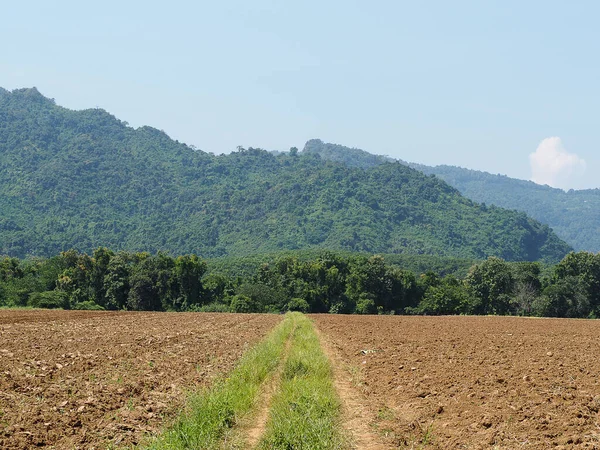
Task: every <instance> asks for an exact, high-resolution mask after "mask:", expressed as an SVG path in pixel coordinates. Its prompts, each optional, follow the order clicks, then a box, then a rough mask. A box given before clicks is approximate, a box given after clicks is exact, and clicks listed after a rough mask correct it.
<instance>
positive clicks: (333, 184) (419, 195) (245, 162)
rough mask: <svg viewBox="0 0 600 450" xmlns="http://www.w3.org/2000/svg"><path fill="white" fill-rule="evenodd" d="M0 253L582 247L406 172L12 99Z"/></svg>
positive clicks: (2, 145) (544, 250) (542, 253)
mask: <svg viewBox="0 0 600 450" xmlns="http://www.w3.org/2000/svg"><path fill="white" fill-rule="evenodd" d="M0 214H1V215H0V253H3V254H8V255H14V256H19V257H23V256H35V255H39V256H48V255H53V254H56V253H57V252H59V251H63V250H66V249H69V248H76V249H78V250H80V251H90V250H91V249H93V248H96V247H98V246H108V247H111V248H113V249H115V250H118V249H124V250H130V251H149V252H156V251H159V250H163V251H167V252H170V253H179V254H182V253H197V254H200V255H202V256H205V257H216V256H224V255H238V256H239V255H250V254H258V253H269V252H275V251H280V250H294V249H311V248H315V249H316V248H326V249H332V250H348V251H364V252H377V253H398V254H400V253H404V254H430V255H440V256H454V257H462V258H474V259H479V258H485V257H487V256H490V255H496V256H500V257H503V258H505V259H507V260H545V261H557V260H559V259H560V258H562V257H563V256H564V255H565V254H566V253H567V252H568V251H569V250H570V247H569V246H568V245H567V244H565V243H564V242H562V241H561V240H560V239H559V238H558V237H557V236H556V235H555V234H554V233H553V232H552V231H551V230H550V229H549V228H548V227H547V226H545V225H542V224H540V223H539V222H537V221H535V220H533V219H531V218H529V217H527V216H526V215H525V214H524V213H519V212H515V211H507V210H504V209H501V208H497V207H486V206H484V205H478V204H475V203H473V202H472V201H471V200H468V199H466V198H464V197H463V196H461V195H460V193H459V192H458V191H457V190H456V189H454V188H452V187H450V186H449V185H448V184H447V183H445V182H444V181H442V180H440V179H438V178H435V177H428V176H426V175H424V174H422V173H421V172H419V171H417V170H414V169H411V168H409V167H407V166H405V165H403V164H399V163H397V162H394V163H385V164H379V165H377V166H375V167H372V168H368V169H361V168H355V167H348V166H347V165H345V164H342V163H336V162H332V161H326V160H325V159H323V158H321V157H320V156H319V155H315V154H312V153H311V152H310V151H306V152H305V151H303V152H301V153H295V152H293V153H283V154H279V155H274V154H271V153H269V152H267V151H265V150H260V149H254V148H248V149H240V150H238V151H237V152H234V153H231V154H229V155H220V156H215V155H212V154H210V153H206V152H203V151H199V150H195V149H192V148H190V147H188V146H186V145H184V144H182V143H179V142H177V141H174V140H172V139H170V138H169V137H168V136H167V135H166V134H165V133H164V132H162V131H159V130H156V129H154V128H150V127H141V128H138V129H134V128H131V127H129V126H128V125H127V124H126V123H125V122H122V121H120V120H118V119H116V118H115V117H114V116H112V115H110V114H109V113H107V112H106V111H104V110H101V109H88V110H83V111H72V110H69V109H66V108H62V107H60V106H57V105H56V104H55V102H54V101H53V100H50V99H48V98H46V97H44V96H43V95H42V94H40V93H39V92H38V91H37V90H36V89H35V88H34V89H19V90H14V91H12V92H8V91H0Z"/></svg>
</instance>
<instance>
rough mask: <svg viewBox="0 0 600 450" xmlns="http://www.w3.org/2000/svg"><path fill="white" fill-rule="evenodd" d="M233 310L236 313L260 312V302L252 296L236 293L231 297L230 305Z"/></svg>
mask: <svg viewBox="0 0 600 450" xmlns="http://www.w3.org/2000/svg"><path fill="white" fill-rule="evenodd" d="M230 309H231V312H236V313H252V312H260V310H259V307H258V304H257V303H255V302H254V301H252V299H251V298H250V297H247V296H245V295H241V294H238V295H234V296H233V297H232V298H231V305H230Z"/></svg>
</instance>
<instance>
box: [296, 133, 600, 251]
mask: <svg viewBox="0 0 600 450" xmlns="http://www.w3.org/2000/svg"><path fill="white" fill-rule="evenodd" d="M303 151H304V152H308V153H312V154H318V155H320V156H321V157H322V158H324V159H328V160H332V161H337V162H342V163H344V164H346V165H348V166H350V167H361V168H363V169H368V168H371V167H375V166H378V165H381V164H384V163H386V162H389V161H390V160H392V159H391V158H388V157H385V156H378V155H372V154H371V153H368V152H366V151H364V150H360V149H356V148H349V147H344V146H342V145H337V144H329V143H324V142H322V141H321V140H319V139H312V140H310V141H308V142H307V143H306V145H305V147H304V150H303ZM392 161H393V160H392ZM400 162H402V163H403V164H406V165H408V166H410V167H412V168H413V169H417V170H419V171H421V172H423V173H425V174H427V175H435V176H436V177H438V178H441V179H442V180H444V181H445V182H447V183H448V184H450V185H451V186H453V187H454V188H456V189H458V191H460V193H461V194H463V195H464V196H465V197H467V198H469V199H471V200H473V201H475V202H478V203H485V204H487V205H495V206H499V207H501V208H507V209H514V210H517V211H522V212H525V213H526V214H528V215H529V216H531V217H533V218H535V219H536V220H539V221H540V222H542V223H545V224H548V225H549V226H550V227H551V228H552V229H553V230H554V231H555V232H556V234H557V235H558V236H559V237H560V238H561V239H563V240H565V241H566V242H567V243H568V244H569V245H571V246H572V247H573V248H575V249H576V250H585V251H591V252H600V189H585V190H578V191H575V190H570V191H568V192H565V191H563V190H562V189H555V188H552V187H550V186H542V185H539V184H536V183H533V182H531V181H524V180H517V179H514V178H509V177H507V176H505V175H492V174H490V173H487V172H480V171H477V170H469V169H463V168H462V167H455V166H446V165H441V166H435V167H431V166H425V165H422V164H414V163H406V162H404V161H400Z"/></svg>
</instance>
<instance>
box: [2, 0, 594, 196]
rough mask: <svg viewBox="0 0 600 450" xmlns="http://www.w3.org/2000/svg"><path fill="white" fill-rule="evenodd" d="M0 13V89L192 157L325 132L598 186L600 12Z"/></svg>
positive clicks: (545, 6) (409, 7)
mask: <svg viewBox="0 0 600 450" xmlns="http://www.w3.org/2000/svg"><path fill="white" fill-rule="evenodd" d="M88 3H90V4H88ZM2 15H3V24H2V27H0V40H1V42H3V45H2V50H1V53H0V54H1V55H2V56H1V58H0V86H1V87H4V88H6V89H15V88H19V87H31V86H36V87H37V88H38V89H39V90H40V91H41V92H42V93H43V94H44V95H46V96H48V97H52V98H54V99H56V102H57V103H58V104H60V105H62V106H66V107H69V108H74V109H83V108H89V107H96V106H99V107H101V108H104V109H106V110H108V111H109V112H111V113H112V114H114V115H116V116H117V117H118V118H120V119H121V120H125V121H127V122H129V123H130V124H131V125H132V126H136V127H137V126H140V125H151V126H154V127H156V128H159V129H163V130H164V131H166V132H167V133H168V134H169V135H170V136H171V137H173V138H175V139H178V140H180V141H183V142H186V143H188V144H191V145H195V146H196V147H198V148H200V149H202V150H206V151H211V152H214V153H222V152H228V151H230V150H233V149H234V148H235V147H236V146H238V145H243V146H253V147H262V148H266V149H273V150H275V149H277V150H286V149H288V148H289V147H291V146H297V147H300V148H301V147H302V146H303V145H304V142H305V141H306V140H308V139H310V138H320V139H323V140H324V141H327V142H334V143H339V144H343V145H347V146H351V147H358V148H363V149H365V150H368V151H370V152H372V153H379V154H386V155H389V156H393V157H397V158H401V159H404V160H407V161H413V162H420V163H424V164H431V165H435V164H453V165H460V166H463V167H469V168H473V169H479V170H486V171H489V172H492V173H502V174H507V175H509V176H513V177H517V178H523V179H531V178H533V179H535V180H536V181H539V182H541V183H549V184H552V185H555V186H557V187H562V188H591V187H600V178H598V177H597V176H596V173H598V172H599V169H600V152H599V150H600V147H599V145H598V142H599V138H598V132H599V130H600V127H599V126H598V125H599V124H598V121H599V117H600V116H599V114H598V107H599V105H600V58H598V53H599V47H600V26H599V24H598V20H599V19H598V18H599V17H600V3H598V2H592V1H588V2H583V1H580V2H577V1H574V2H564V1H560V2H559V1H527V2H523V1H453V2H447V1H422V2H406V1H374V2H366V1H361V2H358V1H352V0H345V1H337V0H336V1H323V0H321V1H312V0H305V1H303V2H282V1H279V2H276V1H267V0H253V1H252V2H248V1H220V2H213V1H211V2H204V1H197V2H183V1H176V0H175V1H170V2H152V1H144V2H141V1H129V2H123V1H119V2H117V1H113V0H106V1H103V2H94V4H91V2H81V1H60V0H58V1H56V2H42V1H26V0H23V1H21V2H10V3H8V4H5V5H3V7H2ZM534 152H535V154H534ZM532 154H534V155H533V156H531V155H532ZM532 164H533V166H532Z"/></svg>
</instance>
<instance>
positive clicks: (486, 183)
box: [411, 164, 600, 252]
mask: <svg viewBox="0 0 600 450" xmlns="http://www.w3.org/2000/svg"><path fill="white" fill-rule="evenodd" d="M411 167H413V168H416V169H417V170H421V171H422V172H424V173H426V174H433V175H435V176H437V177H439V178H441V179H442V180H444V181H446V182H447V183H449V184H450V185H452V186H454V187H455V188H456V189H458V190H459V191H460V192H461V193H462V194H463V195H464V196H465V197H468V198H470V199H472V200H474V201H476V202H479V203H486V204H488V205H496V206H500V207H502V208H509V209H516V210H518V211H524V212H526V213H527V214H528V215H530V216H531V217H534V218H535V219H537V220H539V221H540V222H542V223H546V224H548V225H549V226H550V227H551V228H552V229H553V230H554V232H555V233H556V234H557V235H558V236H559V237H560V238H561V239H563V240H565V241H566V242H568V243H569V244H570V245H571V246H572V247H573V248H575V249H576V250H586V251H591V252H600V190H599V189H585V190H578V191H575V190H570V191H568V192H565V191H563V190H562V189H555V188H551V187H550V186H542V185H539V184H536V183H533V182H532V181H524V180H516V179H514V178H509V177H507V176H505V175H492V174H490V173H487V172H479V171H476V170H468V169H463V168H461V167H454V166H436V167H428V166H422V165H417V164H413V165H411Z"/></svg>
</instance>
